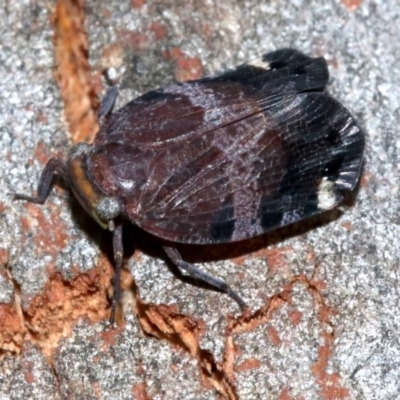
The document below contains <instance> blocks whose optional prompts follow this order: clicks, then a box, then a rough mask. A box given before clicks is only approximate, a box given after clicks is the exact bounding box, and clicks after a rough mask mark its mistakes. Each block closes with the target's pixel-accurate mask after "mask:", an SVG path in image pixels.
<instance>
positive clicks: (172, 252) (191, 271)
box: [164, 246, 246, 309]
mask: <svg viewBox="0 0 400 400" xmlns="http://www.w3.org/2000/svg"><path fill="white" fill-rule="evenodd" d="M164 251H165V253H166V254H167V256H168V257H169V259H170V260H171V261H172V262H173V263H174V264H175V265H176V266H177V267H178V269H179V271H180V272H181V273H182V272H185V273H186V275H188V276H190V277H191V278H194V279H197V280H199V281H203V282H205V283H207V284H208V285H210V286H211V287H213V288H215V289H216V290H219V291H221V292H223V293H226V294H227V295H228V296H229V297H230V298H232V299H233V300H235V301H236V303H237V304H238V305H239V307H240V308H241V309H244V308H245V307H246V303H245V302H244V301H243V300H242V299H241V298H240V296H239V295H238V294H237V293H236V292H235V291H234V290H233V289H232V288H231V287H230V286H229V285H228V284H227V283H226V282H224V281H223V280H221V279H219V278H216V277H214V276H212V275H210V274H208V273H207V272H204V271H201V270H200V269H198V268H197V267H196V266H195V265H193V264H190V263H188V262H186V261H184V260H182V257H181V255H180V254H179V252H178V250H176V249H175V248H173V247H166V246H164Z"/></svg>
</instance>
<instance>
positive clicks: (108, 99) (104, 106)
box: [97, 86, 118, 118]
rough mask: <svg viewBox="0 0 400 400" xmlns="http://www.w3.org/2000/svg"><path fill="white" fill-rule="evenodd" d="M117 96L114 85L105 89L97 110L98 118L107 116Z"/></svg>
mask: <svg viewBox="0 0 400 400" xmlns="http://www.w3.org/2000/svg"><path fill="white" fill-rule="evenodd" d="M117 96H118V89H117V87H116V86H112V87H110V88H108V89H107V92H106V94H105V95H104V97H103V100H102V101H101V104H100V108H99V111H98V112H97V116H98V117H99V118H102V117H107V116H108V115H109V114H110V113H111V111H112V109H113V107H114V103H115V100H116V98H117Z"/></svg>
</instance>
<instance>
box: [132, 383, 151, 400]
mask: <svg viewBox="0 0 400 400" xmlns="http://www.w3.org/2000/svg"><path fill="white" fill-rule="evenodd" d="M132 393H133V394H134V396H135V399H136V400H150V399H151V398H150V397H149V395H148V394H147V386H146V383H144V382H141V383H138V384H137V385H135V386H134V387H133V388H132Z"/></svg>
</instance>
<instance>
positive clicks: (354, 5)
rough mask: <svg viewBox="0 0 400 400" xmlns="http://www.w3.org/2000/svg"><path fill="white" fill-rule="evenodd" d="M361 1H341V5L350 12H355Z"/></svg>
mask: <svg viewBox="0 0 400 400" xmlns="http://www.w3.org/2000/svg"><path fill="white" fill-rule="evenodd" d="M362 1H363V0H342V3H343V4H344V5H345V6H346V7H347V8H349V9H350V10H356V9H357V8H358V7H360V5H361V3H362Z"/></svg>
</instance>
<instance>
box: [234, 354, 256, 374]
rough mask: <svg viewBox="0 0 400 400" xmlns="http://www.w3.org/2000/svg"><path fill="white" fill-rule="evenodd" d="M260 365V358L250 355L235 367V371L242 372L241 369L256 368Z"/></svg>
mask: <svg viewBox="0 0 400 400" xmlns="http://www.w3.org/2000/svg"><path fill="white" fill-rule="evenodd" d="M260 366H261V363H260V360H258V359H257V358H254V357H252V358H248V359H247V360H245V361H243V362H242V363H241V364H240V365H238V366H237V367H236V371H238V372H243V371H248V370H253V369H258V368H260Z"/></svg>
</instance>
